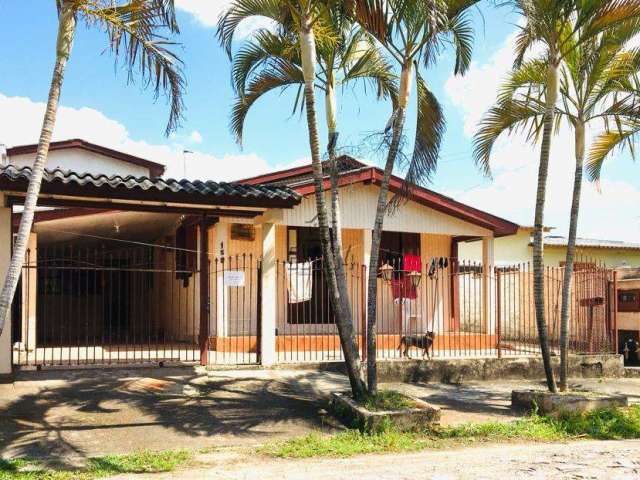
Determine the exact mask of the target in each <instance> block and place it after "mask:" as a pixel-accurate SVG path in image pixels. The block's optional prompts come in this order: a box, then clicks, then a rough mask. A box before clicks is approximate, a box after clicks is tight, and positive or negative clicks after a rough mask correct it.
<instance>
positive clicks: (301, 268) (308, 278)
mask: <svg viewBox="0 0 640 480" xmlns="http://www.w3.org/2000/svg"><path fill="white" fill-rule="evenodd" d="M286 271H287V285H288V289H289V303H301V302H308V301H309V300H311V296H312V294H313V292H312V290H313V266H312V264H311V262H304V263H289V264H287V267H286Z"/></svg>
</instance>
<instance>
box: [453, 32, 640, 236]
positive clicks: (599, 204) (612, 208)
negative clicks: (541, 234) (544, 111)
mask: <svg viewBox="0 0 640 480" xmlns="http://www.w3.org/2000/svg"><path fill="white" fill-rule="evenodd" d="M513 40H514V37H513V35H511V36H509V37H508V38H507V39H506V40H505V43H504V44H503V46H502V47H501V48H499V49H498V50H497V51H496V52H495V54H494V55H493V56H492V57H491V58H490V59H489V60H488V61H486V62H482V63H477V62H476V63H473V64H472V66H471V68H470V70H469V72H468V73H467V75H465V76H464V77H454V76H451V77H450V78H449V79H448V80H447V82H446V84H445V91H446V93H447V94H448V95H449V97H450V98H451V101H452V102H453V104H454V105H455V106H456V107H457V108H459V109H460V111H461V112H462V114H463V118H464V134H465V135H466V136H467V137H471V136H472V135H473V134H474V133H475V131H476V129H477V126H478V122H479V121H480V119H481V118H482V115H483V114H484V113H485V111H486V110H487V109H488V108H489V107H490V106H491V105H492V104H493V102H494V101H495V99H496V93H497V91H498V89H499V86H500V83H501V81H502V80H503V79H504V78H505V76H506V74H507V73H508V71H509V69H510V68H511V65H512V62H513V53H512V52H513ZM592 136H593V134H591V135H588V137H587V138H589V137H592ZM539 154H540V145H539V144H538V145H531V144H526V143H525V142H524V139H523V137H522V135H517V134H516V135H514V136H509V137H507V136H506V135H505V136H504V137H502V138H501V139H500V140H499V141H498V142H497V143H496V145H495V147H494V151H493V156H492V160H491V162H492V169H493V172H494V178H493V181H491V182H487V184H485V185H483V186H477V187H474V188H471V189H469V190H467V191H455V190H453V191H451V192H450V193H451V195H452V196H454V197H455V198H456V199H459V200H460V201H462V202H465V203H468V204H470V205H473V206H475V207H478V208H481V209H485V210H487V211H490V212H493V213H495V214H497V215H501V216H503V217H505V218H508V219H510V220H513V221H515V222H518V223H520V224H522V225H531V224H533V214H534V205H535V196H536V186H537V178H538V171H537V170H538V158H539ZM614 161H615V160H614ZM574 167H575V159H574V141H573V133H572V131H571V130H570V129H569V128H567V127H564V128H562V129H561V130H560V132H559V133H558V135H557V136H555V137H554V139H553V142H552V147H551V162H550V171H549V181H548V183H547V199H546V210H545V223H546V224H547V225H549V226H553V227H556V228H557V230H556V231H557V232H558V233H560V234H566V233H567V231H568V221H569V220H568V219H569V211H570V205H571V194H572V189H573V175H574ZM639 204H640V190H639V189H638V188H637V187H636V186H634V185H633V184H631V183H629V182H626V181H613V180H608V179H607V178H604V179H603V180H602V182H601V193H600V192H598V190H597V189H596V188H595V186H594V185H593V184H590V183H588V182H585V183H584V186H583V195H582V202H581V208H580V211H581V215H580V224H579V231H578V234H579V235H580V236H583V237H593V238H601V239H614V240H627V241H637V239H638V238H639V237H640V214H638V213H634V212H637V205H639Z"/></svg>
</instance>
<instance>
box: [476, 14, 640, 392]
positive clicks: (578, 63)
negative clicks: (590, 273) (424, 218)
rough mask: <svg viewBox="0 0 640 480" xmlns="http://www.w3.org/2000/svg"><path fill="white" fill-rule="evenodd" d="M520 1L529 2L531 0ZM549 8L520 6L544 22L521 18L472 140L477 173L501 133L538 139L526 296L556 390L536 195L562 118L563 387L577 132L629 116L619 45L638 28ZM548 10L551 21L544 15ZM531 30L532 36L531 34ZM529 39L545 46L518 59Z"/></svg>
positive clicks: (579, 168) (580, 144)
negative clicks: (567, 140)
mask: <svg viewBox="0 0 640 480" xmlns="http://www.w3.org/2000/svg"><path fill="white" fill-rule="evenodd" d="M527 6H529V7H531V4H528V5H527ZM557 6H558V7H561V8H560V9H559V10H558V11H557V12H550V11H549V8H551V7H550V6H549V5H548V4H546V2H545V5H540V6H539V8H538V9H531V8H530V9H529V10H527V15H528V16H527V21H528V22H529V19H530V18H533V19H535V18H537V17H536V15H538V14H540V17H542V19H543V20H544V21H537V20H536V22H535V23H531V28H529V23H527V26H525V27H524V30H523V31H522V32H521V33H520V36H519V38H518V42H517V52H516V53H517V61H516V68H515V70H514V71H513V72H512V73H511V75H510V77H509V79H508V80H507V82H506V83H505V85H504V86H503V87H502V89H501V93H500V95H499V98H498V102H497V104H496V105H495V106H494V107H492V108H491V109H490V110H489V111H488V112H487V114H486V115H485V117H484V119H483V120H482V122H481V125H480V129H479V130H478V132H477V134H476V137H475V142H474V143H475V145H474V149H475V151H474V156H475V159H476V162H477V163H478V164H479V165H480V166H481V168H482V169H483V170H484V171H485V173H487V174H490V156H491V151H492V148H493V145H494V143H495V141H496V140H497V138H498V137H499V136H500V135H501V134H502V133H504V132H508V133H512V132H516V131H520V130H524V131H525V132H526V133H527V139H528V140H532V141H538V140H539V139H540V137H542V147H541V154H540V167H539V172H538V190H537V196H536V214H535V232H534V252H533V259H534V295H535V303H536V322H537V328H538V334H539V340H540V346H541V352H542V356H543V360H544V365H545V374H546V377H547V385H548V388H549V390H551V391H552V392H553V391H555V390H556V384H555V378H554V376H553V370H552V368H551V362H550V352H549V341H548V335H547V327H546V322H545V319H544V293H543V292H544V277H543V265H544V259H543V256H542V255H543V246H542V225H543V213H544V197H545V190H546V178H547V169H548V162H549V155H550V144H551V135H552V130H553V128H554V125H556V127H557V125H558V123H559V121H560V120H566V121H567V122H568V124H569V126H570V127H571V128H572V129H573V130H574V141H575V157H576V168H575V175H574V186H573V199H572V207H571V217H570V228H569V241H568V247H567V256H566V266H565V271H564V278H563V296H562V307H561V335H560V337H561V340H560V347H561V368H560V386H561V389H562V390H565V389H566V385H567V369H568V339H569V301H570V288H571V278H572V273H573V264H574V255H575V241H576V235H577V226H578V213H579V206H580V194H581V187H582V172H583V163H584V152H585V129H586V127H587V125H588V124H590V123H597V122H602V121H604V122H609V121H613V122H618V121H625V119H628V118H629V117H630V113H629V112H625V109H628V106H629V102H630V101H631V102H633V101H634V100H635V98H634V93H632V87H631V84H630V83H629V82H630V80H629V77H630V76H631V74H632V73H634V72H635V71H636V70H637V67H638V64H637V60H636V59H635V55H634V54H633V52H629V51H624V50H623V48H624V45H625V43H626V42H627V41H628V40H629V39H630V38H631V37H633V36H634V35H635V34H637V33H638V25H637V23H636V22H635V21H634V15H637V12H636V13H635V14H630V12H631V11H630V10H629V9H627V10H626V11H617V10H616V9H613V8H611V7H612V6H611V4H607V5H605V4H604V3H600V4H598V3H595V4H594V3H590V4H589V5H587V6H586V7H585V6H584V5H581V4H578V5H577V6H572V5H570V4H569V3H568V4H566V5H557ZM627 6H629V5H627ZM574 8H575V10H573V9H574ZM619 8H621V9H622V8H623V7H622V6H619ZM634 8H635V7H634ZM523 13H524V10H523ZM549 14H551V15H552V16H553V17H554V18H556V20H555V21H554V20H552V19H551V18H549V19H546V17H547V16H548V15H549ZM545 24H548V25H549V26H552V25H555V26H556V27H555V28H556V30H557V31H556V33H546V34H544V36H543V35H542V32H544V31H545V30H544V29H543V25H545ZM534 28H537V29H538V30H539V32H540V33H535V30H534ZM532 32H534V33H532ZM536 37H540V38H539V39H538V41H539V42H540V43H543V44H544V46H545V51H544V53H543V55H542V56H541V57H539V58H536V59H533V60H527V61H525V60H524V55H525V51H526V48H528V47H529V46H530V44H531V43H532V41H533V39H534V38H536ZM525 46H526V48H525ZM632 56H633V57H632ZM558 93H559V96H560V100H559V101H558ZM620 95H621V97H619V96H620ZM556 117H557V118H556Z"/></svg>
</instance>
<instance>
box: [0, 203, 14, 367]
mask: <svg viewBox="0 0 640 480" xmlns="http://www.w3.org/2000/svg"><path fill="white" fill-rule="evenodd" d="M4 201H5V199H4V195H3V194H2V193H0V245H1V246H2V247H1V248H0V282H2V283H3V284H4V279H5V276H6V275H7V270H8V269H9V263H10V262H11V208H7V207H5V203H4ZM11 357H12V349H11V310H9V313H8V314H7V318H6V319H5V322H4V328H3V329H2V335H0V375H8V374H10V373H11V363H12V361H11Z"/></svg>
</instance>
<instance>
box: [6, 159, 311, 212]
mask: <svg viewBox="0 0 640 480" xmlns="http://www.w3.org/2000/svg"><path fill="white" fill-rule="evenodd" d="M30 178H31V168H29V167H23V168H18V167H15V166H13V165H4V166H0V190H4V191H5V192H16V193H24V192H26V190H27V186H28V183H29V179H30ZM40 192H41V194H43V195H54V196H65V197H83V198H84V197H89V198H102V199H118V200H123V201H126V200H131V201H137V202H140V201H153V202H167V203H173V204H188V205H207V206H216V205H219V206H233V207H258V208H260V207H262V208H287V207H293V206H295V205H297V204H298V203H300V200H301V196H300V195H299V194H297V193H296V192H294V191H293V190H291V189H289V188H286V187H280V186H275V185H249V184H244V183H236V182H231V183H226V182H214V181H210V180H209V181H200V180H193V181H191V180H175V179H163V178H149V177H134V176H126V177H122V176H119V175H115V176H107V175H92V174H89V173H82V174H80V173H76V172H72V171H63V170H60V169H55V170H45V172H44V175H43V181H42V187H41V189H40Z"/></svg>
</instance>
